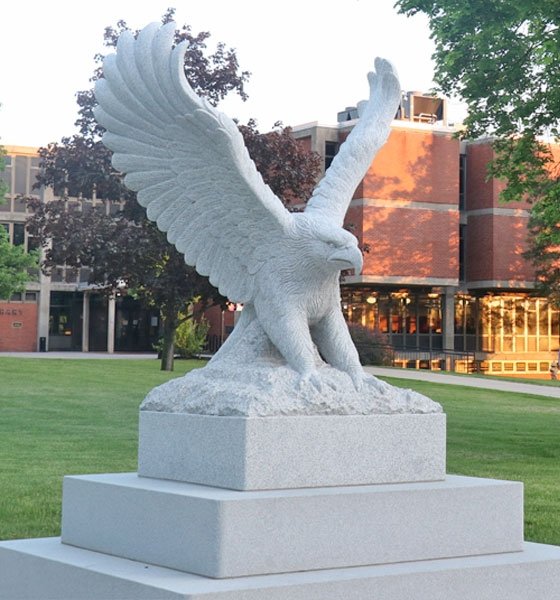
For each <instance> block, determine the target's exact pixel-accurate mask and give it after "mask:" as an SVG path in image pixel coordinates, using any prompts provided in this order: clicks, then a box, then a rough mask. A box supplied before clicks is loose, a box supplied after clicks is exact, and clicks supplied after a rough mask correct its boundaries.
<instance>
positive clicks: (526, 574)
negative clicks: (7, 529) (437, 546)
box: [0, 538, 560, 600]
mask: <svg viewBox="0 0 560 600" xmlns="http://www.w3.org/2000/svg"><path fill="white" fill-rule="evenodd" d="M0 598H3V599H4V598H5V599H6V600H8V599H9V600H100V599H101V598H102V599H103V600H370V599H375V600H474V599H476V600H557V599H558V598H560V548H557V547H555V546H544V545H538V544H525V545H524V550H523V552H513V553H507V554H498V555H485V556H477V557H465V558H449V559H442V560H430V561H419V562H414V563H400V564H390V565H379V566H373V567H356V568H351V569H331V570H324V571H308V572H299V573H286V574H281V575H260V576H255V577H239V578H235V579H208V578H205V577H200V576H197V575H191V574H188V573H181V572H178V571H172V570H170V569H164V568H161V567H153V566H151V565H146V564H143V563H140V562H134V561H130V560H126V559H122V558H116V557H113V556H108V555H105V554H98V553H96V552H91V551H88V550H81V549H79V548H73V547H72V546H67V545H65V544H61V543H60V540H59V539H58V538H50V539H39V540H23V541H14V542H2V543H0Z"/></svg>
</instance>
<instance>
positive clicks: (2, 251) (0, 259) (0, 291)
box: [0, 226, 37, 300]
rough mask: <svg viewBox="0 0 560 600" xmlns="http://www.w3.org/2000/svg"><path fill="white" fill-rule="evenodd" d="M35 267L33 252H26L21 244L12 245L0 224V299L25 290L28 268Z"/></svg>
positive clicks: (7, 298) (6, 298) (8, 297)
mask: <svg viewBox="0 0 560 600" xmlns="http://www.w3.org/2000/svg"><path fill="white" fill-rule="evenodd" d="M36 268H37V256H36V255H35V253H30V254H26V252H25V251H24V249H23V247H22V246H12V245H11V244H10V240H9V238H8V234H7V233H6V230H5V229H4V228H3V227H1V226H0V299H2V300H9V299H10V297H11V296H12V294H17V293H19V292H23V291H24V290H25V284H26V283H27V282H28V281H29V279H30V277H29V270H30V269H36Z"/></svg>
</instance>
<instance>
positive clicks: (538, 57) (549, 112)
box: [396, 0, 560, 302]
mask: <svg viewBox="0 0 560 600" xmlns="http://www.w3.org/2000/svg"><path fill="white" fill-rule="evenodd" d="M396 6H397V7H398V9H399V11H400V12H401V13H405V14H407V15H414V14H417V13H423V14H425V15H427V17H428V19H429V22H430V28H431V34H432V38H433V40H434V42H435V53H434V57H433V58H434V60H435V79H436V82H437V84H438V87H439V89H440V90H441V91H442V92H443V93H444V94H446V95H448V96H455V97H460V98H462V99H463V100H464V101H465V102H466V104H467V108H468V116H467V118H466V121H465V126H466V127H465V130H464V131H463V133H462V135H463V136H464V137H468V138H474V137H479V136H493V137H494V139H495V142H494V150H495V160H494V161H493V162H492V163H491V165H490V166H489V175H490V176H491V177H496V178H498V179H502V180H503V181H504V182H505V183H506V187H505V190H504V191H503V193H502V199H503V200H505V201H529V202H530V203H531V204H532V211H531V217H530V222H529V231H530V235H529V250H528V252H527V256H528V257H529V258H530V259H531V260H532V261H533V263H534V264H535V267H536V271H537V277H538V281H539V283H540V286H541V291H542V292H544V293H546V294H548V295H550V296H551V297H552V298H553V299H555V300H556V301H557V302H560V295H559V294H558V289H559V287H560V271H559V268H558V265H557V258H556V256H557V251H558V247H559V244H560V233H559V225H560V220H559V219H558V212H559V209H558V208H557V204H558V200H559V198H560V192H559V188H560V163H559V161H560V154H558V153H556V154H555V153H553V151H552V148H551V145H550V143H551V142H555V143H558V142H559V141H560V129H559V125H560V3H559V2H558V0H539V2H535V1H534V0H469V1H468V2H457V1H456V0H398V1H397V2H396Z"/></svg>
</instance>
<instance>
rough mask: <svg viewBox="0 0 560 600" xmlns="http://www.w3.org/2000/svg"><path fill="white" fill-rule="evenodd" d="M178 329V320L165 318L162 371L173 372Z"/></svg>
mask: <svg viewBox="0 0 560 600" xmlns="http://www.w3.org/2000/svg"><path fill="white" fill-rule="evenodd" d="M176 329H177V322H176V318H173V317H171V318H169V317H164V318H163V348H162V351H161V370H162V371H173V362H174V356H175V330H176Z"/></svg>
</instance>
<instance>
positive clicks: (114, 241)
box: [28, 9, 319, 370]
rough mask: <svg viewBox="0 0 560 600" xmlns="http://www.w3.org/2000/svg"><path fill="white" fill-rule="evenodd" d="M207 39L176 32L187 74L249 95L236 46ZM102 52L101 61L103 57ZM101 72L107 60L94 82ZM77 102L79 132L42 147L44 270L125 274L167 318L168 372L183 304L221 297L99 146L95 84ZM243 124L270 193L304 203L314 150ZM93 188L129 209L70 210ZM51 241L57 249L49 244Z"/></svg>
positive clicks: (36, 229)
mask: <svg viewBox="0 0 560 600" xmlns="http://www.w3.org/2000/svg"><path fill="white" fill-rule="evenodd" d="M173 13H174V11H173V9H169V10H168V11H167V12H166V14H165V15H164V16H163V18H162V22H163V23H167V22H169V21H171V20H172V18H173ZM125 29H128V27H127V24H126V23H125V22H124V21H119V22H118V24H117V26H116V27H108V28H106V30H105V36H104V39H105V45H106V46H107V47H108V48H109V49H112V48H114V47H115V46H116V42H117V39H118V37H119V35H120V34H121V33H122V32H123V31H124V30H125ZM209 36H210V34H209V33H208V32H202V33H199V34H193V32H192V30H191V28H190V27H189V26H188V25H184V26H183V27H182V28H181V29H179V30H177V31H176V34H175V42H176V43H180V42H182V41H186V42H187V52H186V56H185V75H186V77H187V79H188V80H189V82H190V84H191V85H192V87H193V88H194V90H195V91H196V92H197V93H199V94H200V95H202V96H205V97H206V98H207V99H208V100H209V102H210V103H212V104H214V105H216V104H217V103H218V102H219V101H220V100H221V99H222V98H224V97H225V96H226V95H227V94H228V93H230V92H234V93H238V94H239V95H240V96H241V97H242V98H244V99H245V98H246V94H245V91H244V84H245V82H246V81H247V79H248V77H249V73H247V72H246V71H240V70H239V66H238V63H237V58H236V55H235V51H234V50H232V49H228V48H226V46H225V45H224V44H222V43H220V44H218V45H217V47H216V49H215V50H214V52H213V53H209V52H208V49H207V41H208V38H209ZM96 58H97V61H98V63H99V65H101V61H102V58H103V57H102V56H101V55H99V56H97V57H96ZM99 77H102V70H101V66H99V67H98V68H97V70H96V72H95V74H94V76H93V78H92V80H93V81H95V80H96V79H98V78H99ZM77 102H78V105H79V118H78V120H77V122H76V125H77V127H78V128H79V133H78V134H76V135H74V136H73V137H71V138H63V139H62V140H61V142H60V143H53V144H49V146H48V147H46V148H42V149H41V150H40V156H41V159H42V167H43V170H42V175H41V176H40V179H39V184H41V185H46V186H52V187H53V188H54V192H55V194H56V195H57V196H58V197H60V198H61V200H60V201H57V202H49V203H47V204H42V203H40V202H36V201H35V202H33V201H30V202H31V206H32V208H33V209H34V215H33V216H32V217H31V218H30V220H29V221H28V227H29V229H30V232H31V233H32V234H33V235H36V236H37V237H38V238H40V239H41V240H42V242H43V245H44V250H45V261H44V267H45V268H46V269H49V268H52V267H54V266H55V265H57V264H63V263H66V264H67V265H70V266H75V267H88V268H90V273H91V274H90V279H89V280H90V283H93V284H97V285H101V286H107V289H108V290H110V289H111V288H113V289H114V288H115V287H116V286H117V285H120V286H122V283H123V281H124V282H125V283H126V285H127V287H128V288H129V289H131V290H133V291H134V293H135V294H136V295H137V297H139V298H141V299H143V300H145V301H146V302H148V303H150V304H151V305H153V306H157V307H158V308H159V310H160V314H161V320H162V325H163V350H162V369H166V370H171V369H172V368H173V354H174V340H175V332H176V329H177V327H178V326H179V325H180V323H181V322H182V321H184V319H185V318H193V317H194V318H196V317H197V315H196V314H195V315H192V313H189V316H188V317H185V316H184V315H185V314H186V313H185V307H186V306H188V305H191V304H193V302H194V300H195V299H198V300H199V302H198V303H197V304H196V306H198V307H200V308H201V310H202V309H204V308H205V307H207V306H209V305H211V304H213V303H219V302H225V299H224V298H222V297H221V296H219V294H218V292H217V290H216V289H215V288H213V287H212V286H211V285H210V283H209V282H208V280H207V278H205V277H201V276H199V275H198V274H197V273H196V271H195V270H194V269H193V268H191V267H189V266H187V265H185V263H184V260H183V256H182V255H181V254H179V253H178V252H177V251H176V250H175V248H174V247H173V246H171V245H170V244H169V243H168V242H167V240H166V238H165V235H164V234H162V233H161V232H159V231H158V230H157V228H156V227H155V225H154V224H153V223H150V222H149V221H148V220H147V219H146V217H145V211H144V209H143V208H141V207H140V206H139V205H138V204H137V202H136V195H135V194H134V193H132V192H130V191H129V190H127V189H126V188H125V187H124V185H123V182H122V177H121V176H120V174H119V173H117V172H116V171H115V170H114V169H113V168H112V166H111V152H110V151H109V150H107V149H106V148H105V146H103V144H102V143H101V135H102V133H103V130H102V128H101V127H100V126H99V125H98V124H97V122H96V121H95V119H94V117H93V107H94V106H95V98H94V95H93V91H92V90H87V91H83V92H78V94H77ZM241 130H242V132H243V134H244V136H245V139H246V140H247V145H248V148H249V151H250V154H251V156H252V157H253V159H254V160H255V162H256V164H257V167H258V168H259V170H260V171H261V174H262V176H263V178H264V180H265V181H267V182H268V183H269V184H270V185H271V187H272V189H273V191H274V192H276V193H277V194H278V195H279V196H280V197H281V198H284V199H285V201H286V202H296V203H297V202H300V201H304V200H306V199H307V198H308V197H309V195H310V193H311V190H312V188H313V185H314V183H315V178H316V176H317V174H318V170H319V159H318V157H317V156H315V155H314V154H311V153H309V152H308V151H306V150H305V149H304V148H303V147H302V146H300V145H299V144H297V143H296V142H295V141H294V140H293V139H291V137H290V136H289V128H283V127H281V126H277V127H276V128H275V130H274V131H273V132H271V133H270V134H265V135H261V134H260V133H259V132H258V130H257V128H256V124H255V123H254V122H253V121H251V122H249V124H248V125H246V126H243V127H242V128H241ZM272 157H273V158H272ZM284 165H288V167H289V169H288V170H289V174H290V176H287V175H285V176H281V175H280V171H281V167H282V166H284ZM94 194H95V196H96V197H97V198H102V199H103V200H104V201H120V202H122V203H123V210H122V211H121V212H119V213H117V214H112V215H111V216H107V215H106V214H105V213H106V211H105V210H99V211H96V210H91V211H87V212H84V211H76V210H72V205H71V203H69V198H73V197H81V198H92V196H93V195H94ZM50 239H52V240H53V243H52V247H50V246H49V245H48V240H50ZM181 313H182V314H183V316H180V315H181Z"/></svg>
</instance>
